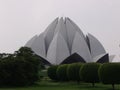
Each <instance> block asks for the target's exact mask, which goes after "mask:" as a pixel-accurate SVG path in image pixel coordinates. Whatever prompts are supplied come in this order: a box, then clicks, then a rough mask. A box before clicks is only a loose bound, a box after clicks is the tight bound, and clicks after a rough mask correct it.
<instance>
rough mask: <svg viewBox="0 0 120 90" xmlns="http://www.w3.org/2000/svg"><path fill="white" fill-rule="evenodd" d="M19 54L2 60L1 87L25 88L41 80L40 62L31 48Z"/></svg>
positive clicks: (0, 65)
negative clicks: (39, 72)
mask: <svg viewBox="0 0 120 90" xmlns="http://www.w3.org/2000/svg"><path fill="white" fill-rule="evenodd" d="M23 49H25V50H26V49H27V50H28V51H25V50H23ZM20 50H21V49H20ZM18 52H19V55H18V53H15V55H11V56H8V57H5V58H3V59H2V60H0V85H12V86H25V85H31V84H33V83H34V82H35V81H37V80H38V79H39V74H38V70H39V64H40V60H38V59H37V57H36V56H35V54H34V53H32V51H31V50H30V49H29V48H22V52H21V51H18ZM23 52H24V53H23ZM27 52H28V53H27ZM30 52H31V53H30Z"/></svg>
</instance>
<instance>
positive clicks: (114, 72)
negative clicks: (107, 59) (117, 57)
mask: <svg viewBox="0 0 120 90" xmlns="http://www.w3.org/2000/svg"><path fill="white" fill-rule="evenodd" d="M99 78H100V80H101V81H102V83H103V84H112V87H113V89H114V84H120V63H105V64H103V65H102V66H101V67H100V68H99Z"/></svg>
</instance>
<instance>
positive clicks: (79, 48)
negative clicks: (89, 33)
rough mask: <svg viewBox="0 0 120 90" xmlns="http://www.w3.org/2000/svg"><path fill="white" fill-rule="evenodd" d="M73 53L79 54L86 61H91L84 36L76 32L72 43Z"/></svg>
mask: <svg viewBox="0 0 120 90" xmlns="http://www.w3.org/2000/svg"><path fill="white" fill-rule="evenodd" d="M73 53H77V54H79V55H80V56H81V57H82V58H83V59H84V60H85V61H86V62H92V61H91V60H92V59H91V54H90V51H89V48H88V45H87V43H86V41H85V40H84V38H83V37H82V36H81V35H80V34H79V33H77V32H76V34H75V38H74V41H73V45H72V54H73Z"/></svg>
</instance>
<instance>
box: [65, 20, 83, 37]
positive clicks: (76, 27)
mask: <svg viewBox="0 0 120 90" xmlns="http://www.w3.org/2000/svg"><path fill="white" fill-rule="evenodd" d="M67 19H68V20H69V21H70V22H71V24H72V25H73V26H74V28H75V30H76V31H77V32H79V34H80V35H81V36H82V37H83V38H84V39H85V35H84V34H83V32H82V30H81V29H80V28H79V27H78V26H77V25H76V24H75V23H74V22H73V21H72V20H71V19H70V18H67Z"/></svg>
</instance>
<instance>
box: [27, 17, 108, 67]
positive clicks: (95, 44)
mask: <svg viewBox="0 0 120 90" xmlns="http://www.w3.org/2000/svg"><path fill="white" fill-rule="evenodd" d="M25 46H26V47H30V48H31V49H32V50H33V51H34V52H35V53H36V54H37V55H39V56H40V57H42V58H44V59H45V60H47V61H48V62H49V63H50V64H55V65H56V64H61V63H62V62H63V61H64V60H65V59H66V58H67V57H69V56H70V55H72V54H74V53H76V54H78V55H79V56H81V57H82V58H83V59H84V61H85V62H97V61H98V60H99V58H102V56H105V55H106V54H107V53H106V51H105V49H104V47H103V46H102V44H101V43H100V42H99V41H98V40H97V39H96V38H95V37H94V36H93V35H91V34H88V35H86V36H85V35H84V34H83V32H82V31H81V30H80V28H79V27H78V26H77V25H76V24H75V23H74V22H73V21H72V20H70V19H69V18H65V19H63V18H60V19H59V18H56V19H55V20H54V21H53V22H52V23H51V24H50V25H49V26H48V27H47V29H46V30H45V31H44V32H43V33H41V34H40V35H39V36H37V35H36V36H34V37H33V38H32V39H31V40H29V41H28V42H27V44H26V45H25ZM68 62H69V61H68ZM73 62H74V61H73Z"/></svg>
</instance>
